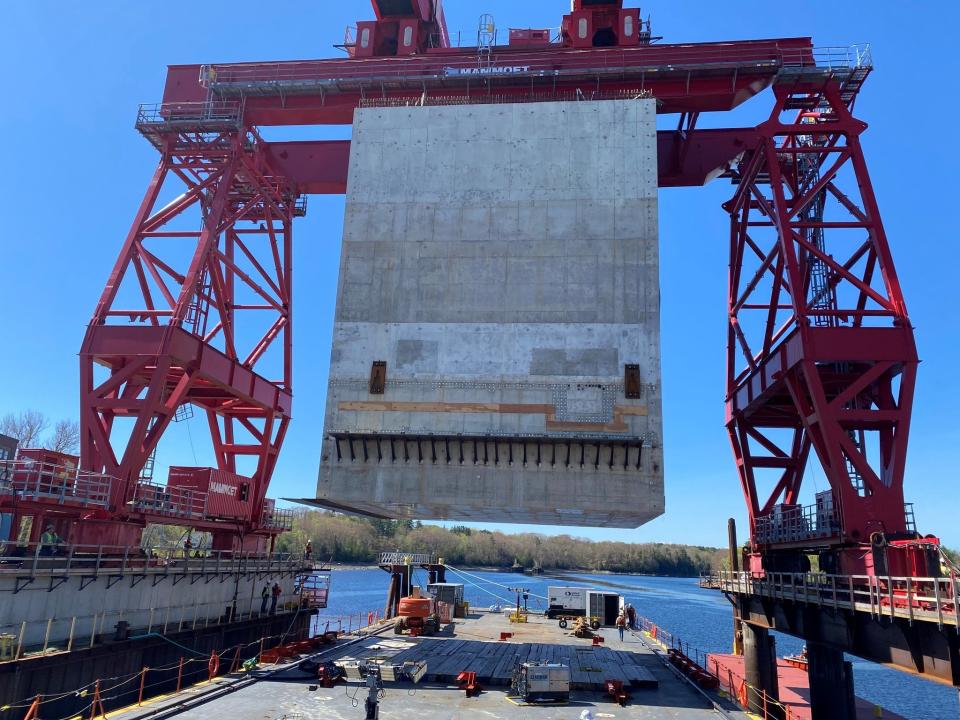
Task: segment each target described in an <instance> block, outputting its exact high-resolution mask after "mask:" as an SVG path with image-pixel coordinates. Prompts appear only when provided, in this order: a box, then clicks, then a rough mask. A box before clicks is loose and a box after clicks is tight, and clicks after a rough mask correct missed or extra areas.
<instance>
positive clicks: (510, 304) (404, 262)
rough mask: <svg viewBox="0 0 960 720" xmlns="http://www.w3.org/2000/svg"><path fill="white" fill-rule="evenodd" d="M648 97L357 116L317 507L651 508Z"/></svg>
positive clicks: (585, 519) (657, 424) (654, 256)
mask: <svg viewBox="0 0 960 720" xmlns="http://www.w3.org/2000/svg"><path fill="white" fill-rule="evenodd" d="M657 240H658V237H657V157H656V123H655V101H654V100H631V101H604V102H576V103H535V104H529V105H524V104H505V105H496V104H492V105H479V106H474V105H471V106H453V107H414V108H383V109H361V110H358V111H357V113H356V119H355V123H354V136H353V141H352V150H351V158H350V176H349V185H348V190H347V203H346V217H345V222H344V235H343V251H342V260H341V268H340V282H339V289H338V295H337V310H336V322H335V327H334V340H333V352H332V356H331V368H330V384H329V389H328V396H327V411H326V419H325V429H324V439H323V450H322V460H321V468H320V475H319V482H318V487H317V499H316V501H315V502H316V504H318V505H321V506H326V507H331V508H334V509H345V510H348V511H353V512H359V513H364V514H368V515H373V516H379V517H390V518H420V519H457V520H473V521H505V522H522V523H542V524H557V525H578V526H591V525H606V526H612V527H636V526H638V525H640V524H642V523H644V522H647V521H648V520H650V519H652V518H654V517H656V516H657V515H659V514H661V513H662V512H663V507H664V500H663V460H662V440H661V438H662V420H661V386H660V326H659V303H660V293H659V279H658V271H659V256H658V247H657Z"/></svg>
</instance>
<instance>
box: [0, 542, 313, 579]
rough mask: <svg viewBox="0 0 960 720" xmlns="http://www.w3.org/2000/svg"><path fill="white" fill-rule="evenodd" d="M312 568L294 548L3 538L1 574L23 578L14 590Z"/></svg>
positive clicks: (270, 572) (0, 553)
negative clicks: (38, 583) (46, 581)
mask: <svg viewBox="0 0 960 720" xmlns="http://www.w3.org/2000/svg"><path fill="white" fill-rule="evenodd" d="M310 569H312V563H311V561H310V560H309V559H307V558H305V557H304V556H303V555H301V554H293V553H240V552H230V551H217V550H203V549H198V550H184V549H181V548H171V547H154V548H149V547H148V548H143V547H130V546H126V545H66V544H62V543H52V544H51V543H43V542H39V543H20V542H17V541H4V542H0V577H2V576H4V575H7V576H10V575H15V576H16V577H17V578H19V579H20V580H21V581H22V582H21V583H18V587H17V588H16V589H15V591H19V590H21V589H23V587H25V586H26V585H27V584H29V582H31V581H32V580H34V579H37V578H69V577H74V576H82V577H86V578H96V577H100V576H104V577H123V576H129V575H139V576H156V575H198V576H202V575H233V574H236V573H240V574H248V573H268V574H282V573H293V572H299V571H305V570H310ZM51 582H52V580H51Z"/></svg>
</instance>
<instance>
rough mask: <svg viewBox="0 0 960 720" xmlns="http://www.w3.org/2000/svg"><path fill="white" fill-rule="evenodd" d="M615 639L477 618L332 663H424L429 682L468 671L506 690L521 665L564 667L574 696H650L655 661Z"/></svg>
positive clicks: (490, 616)
mask: <svg viewBox="0 0 960 720" xmlns="http://www.w3.org/2000/svg"><path fill="white" fill-rule="evenodd" d="M500 632H511V633H512V634H513V637H510V638H508V639H506V640H502V641H501V640H497V639H496V638H499V636H500ZM617 634H618V633H617V632H616V631H613V630H608V631H605V632H602V635H603V636H604V642H603V643H602V644H601V645H599V646H596V647H594V646H593V644H592V642H591V641H590V640H583V639H579V638H576V637H574V636H572V635H568V634H566V633H565V632H564V631H562V630H560V628H559V627H558V626H557V623H556V621H549V620H546V619H545V618H543V617H539V616H530V618H529V620H528V622H526V623H515V624H509V623H508V622H507V620H506V618H504V617H503V616H502V615H498V614H495V613H478V614H476V615H475V616H474V618H471V619H470V620H467V621H458V623H457V624H456V625H453V626H448V629H447V631H446V632H445V633H444V634H443V635H441V636H438V637H430V638H408V637H406V636H402V637H401V636H395V635H387V636H384V638H383V639H381V640H380V641H379V642H377V643H375V644H373V645H370V646H368V647H366V648H364V651H363V652H362V653H358V654H357V656H356V657H352V656H351V657H345V658H344V657H341V658H339V659H337V660H335V662H338V663H342V662H353V661H358V660H369V659H370V658H376V659H377V661H379V662H382V663H384V664H388V665H402V664H403V663H404V662H423V663H426V665H427V672H426V676H425V678H426V680H427V681H428V682H435V683H447V684H453V683H456V679H457V675H459V674H460V673H461V672H464V671H467V672H470V671H472V672H476V673H477V680H479V681H480V683H481V684H483V685H489V686H509V685H510V680H511V677H512V676H513V672H514V670H515V669H516V668H517V666H518V665H519V664H520V663H523V662H527V661H528V660H529V661H539V662H552V663H563V664H565V665H567V666H569V668H570V681H571V682H570V686H571V688H572V689H574V690H603V689H604V688H605V683H606V681H607V680H618V681H620V682H622V683H623V684H624V686H625V687H628V688H633V689H637V690H655V689H656V688H657V685H658V684H659V681H658V680H657V678H656V677H655V676H654V674H653V672H652V671H651V669H650V668H651V666H655V665H660V664H661V663H660V661H659V660H658V659H657V658H656V656H654V655H653V654H652V653H650V652H642V651H638V650H639V649H638V648H636V647H635V645H637V644H638V643H628V642H622V643H621V642H620V640H619V638H617V637H616V636H617Z"/></svg>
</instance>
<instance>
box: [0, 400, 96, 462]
mask: <svg viewBox="0 0 960 720" xmlns="http://www.w3.org/2000/svg"><path fill="white" fill-rule="evenodd" d="M49 427H50V420H49V419H48V418H47V416H46V415H44V414H43V413H42V412H40V411H39V410H23V411H22V412H20V413H7V414H6V415H4V416H3V417H0V434H2V435H6V436H7V437H11V438H13V439H14V440H16V441H17V445H18V447H21V448H38V447H42V448H43V449H45V450H55V451H56V452H61V453H66V454H68V455H76V454H77V453H78V452H80V423H78V422H77V421H76V420H70V419H65V420H58V421H57V422H55V423H54V424H53V428H52V429H51V431H50V433H49V434H48V435H46V437H44V433H45V432H46V430H47V428H49Z"/></svg>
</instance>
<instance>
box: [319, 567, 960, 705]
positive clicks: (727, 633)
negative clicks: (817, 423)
mask: <svg viewBox="0 0 960 720" xmlns="http://www.w3.org/2000/svg"><path fill="white" fill-rule="evenodd" d="M469 573H470V574H469V575H461V576H459V577H458V576H456V575H455V574H454V573H453V572H450V573H449V574H448V577H447V581H448V582H463V583H464V584H465V595H466V599H467V600H468V601H469V602H470V604H471V605H473V606H474V607H488V606H490V605H491V604H494V603H497V602H500V603H504V604H506V603H507V602H508V601H509V602H514V601H515V598H514V600H512V601H511V600H510V598H511V593H510V592H509V591H508V590H507V589H506V587H523V588H527V589H529V591H530V593H531V598H530V601H529V605H530V608H531V609H533V610H538V609H542V608H543V607H544V605H543V601H542V600H540V599H538V598H537V597H535V596H536V595H540V596H545V595H546V588H547V586H548V585H584V586H588V587H589V586H593V585H594V584H596V585H597V586H602V587H611V588H612V589H616V590H617V591H618V592H620V593H621V594H622V595H624V596H625V597H626V599H627V602H631V603H633V606H634V607H635V608H637V611H638V612H639V614H640V615H642V616H644V617H646V618H649V619H650V620H652V621H653V622H655V623H656V624H657V625H659V626H661V627H663V628H664V629H666V630H669V631H670V632H672V633H673V634H674V636H676V637H678V638H680V639H681V640H683V642H684V644H687V643H689V644H690V646H691V647H696V648H698V649H699V650H700V651H702V652H730V650H731V635H732V619H731V617H732V616H731V612H730V605H729V603H728V602H727V601H726V600H725V599H724V597H723V596H722V595H721V594H720V593H719V592H716V591H711V590H701V589H700V588H699V587H697V581H696V579H693V578H664V577H648V576H635V575H588V574H581V573H576V574H571V575H570V576H569V577H568V578H566V579H564V580H557V579H552V578H544V577H530V576H527V575H519V574H514V573H503V572H486V571H473V570H471V571H469ZM387 579H388V575H387V573H385V572H384V571H382V570H379V569H362V570H348V569H343V570H340V569H337V570H334V572H333V586H332V588H331V593H330V604H329V607H328V608H327V609H326V610H324V611H322V613H323V614H322V615H321V617H320V622H321V627H322V626H323V624H325V623H326V622H330V623H331V626H332V627H337V623H338V622H343V625H344V627H346V626H347V625H348V624H350V623H352V624H353V625H354V626H356V624H357V621H358V619H359V618H361V617H362V618H363V620H364V624H366V623H365V621H366V617H367V613H368V612H370V611H376V610H378V609H379V610H380V611H381V612H382V610H383V605H384V600H385V598H386V592H387ZM414 581H415V583H416V584H418V585H424V586H425V585H426V582H427V579H426V573H425V572H423V571H418V573H416V574H415V577H414ZM504 586H505V587H504ZM351 616H352V618H351ZM801 647H802V642H801V641H799V640H797V639H796V638H792V637H790V636H788V635H782V634H777V651H778V653H779V654H780V655H781V656H782V655H790V654H794V653H797V652H799V651H800V649H801ZM849 659H850V660H851V661H852V662H853V670H854V678H855V680H854V682H855V685H856V693H857V695H859V696H860V697H862V698H864V699H866V700H869V701H870V702H873V703H877V704H879V705H882V706H883V707H885V708H887V709H888V710H891V711H893V712H896V713H898V714H900V715H902V716H904V717H905V718H908V720H957V719H958V718H960V704H958V700H957V691H956V690H954V689H953V688H949V687H946V686H943V685H939V684H937V683H933V682H930V681H928V680H923V679H921V678H917V677H914V676H912V675H908V674H906V673H903V672H900V671H897V670H893V669H890V668H886V667H883V666H881V665H876V664H874V663H870V662H866V661H863V660H858V659H857V658H854V657H851V658H849Z"/></svg>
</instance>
